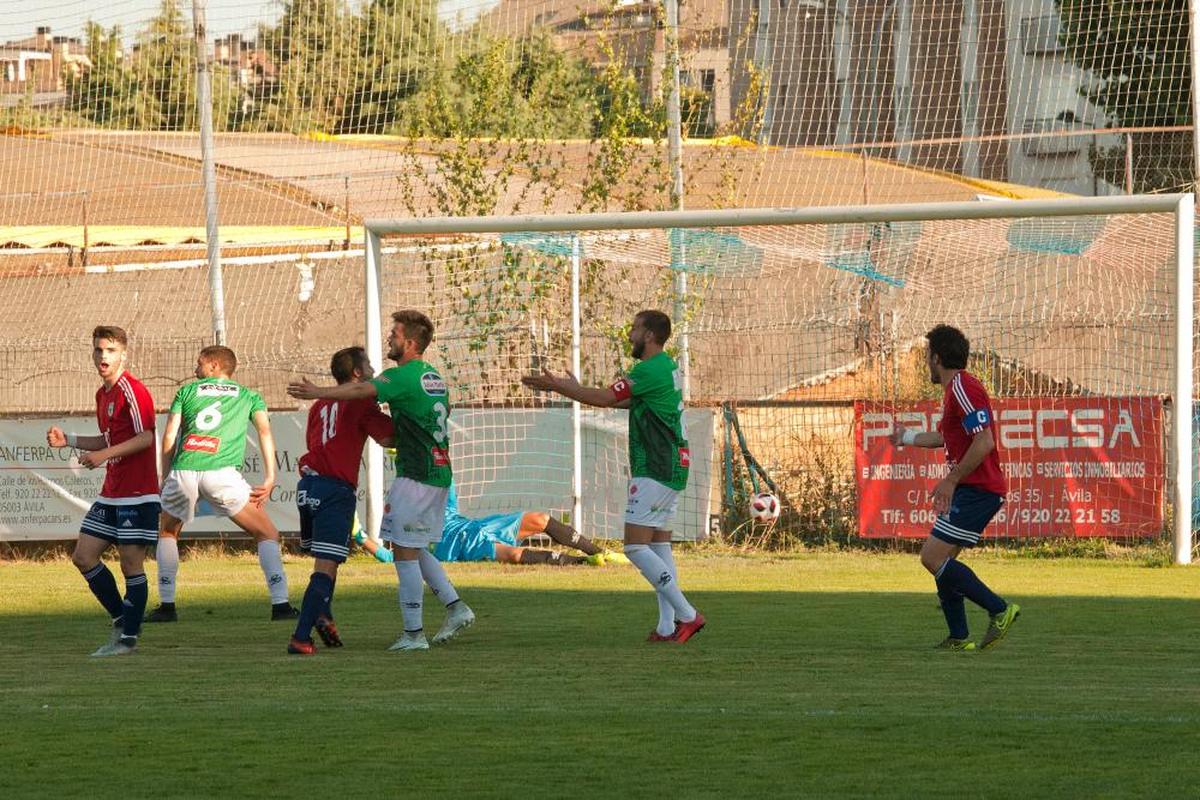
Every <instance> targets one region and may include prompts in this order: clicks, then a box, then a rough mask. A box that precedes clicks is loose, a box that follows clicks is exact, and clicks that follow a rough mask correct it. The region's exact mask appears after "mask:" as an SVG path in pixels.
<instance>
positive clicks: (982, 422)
mask: <svg viewBox="0 0 1200 800" xmlns="http://www.w3.org/2000/svg"><path fill="white" fill-rule="evenodd" d="M952 388H953V389H954V391H953V392H952V394H953V395H954V401H955V402H956V403H957V404H958V407H959V409H960V410H961V411H962V419H963V428H964V429H965V430H966V432H967V433H969V434H970V435H972V436H974V435H975V434H977V433H981V432H982V431H983V429H984V428H988V427H991V425H992V414H991V410H990V407H991V403H990V402H989V400H988V395H987V390H986V389H984V388H983V384H982V383H980V382H979V381H978V380H976V379H975V378H974V377H972V378H971V379H970V380H967V379H966V377H965V376H961V374H960V377H959V378H958V379H957V380H955V381H954V386H953V387H952Z"/></svg>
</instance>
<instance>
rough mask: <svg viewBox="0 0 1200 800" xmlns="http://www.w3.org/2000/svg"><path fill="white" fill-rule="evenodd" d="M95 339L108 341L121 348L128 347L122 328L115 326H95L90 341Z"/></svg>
mask: <svg viewBox="0 0 1200 800" xmlns="http://www.w3.org/2000/svg"><path fill="white" fill-rule="evenodd" d="M97 339H108V340H109V341H113V342H116V343H118V344H119V345H121V347H128V346H129V336H128V335H127V334H126V333H125V329H124V328H118V327H117V326H116V325H97V326H96V327H95V328H93V329H92V341H93V342H94V341H96V340H97Z"/></svg>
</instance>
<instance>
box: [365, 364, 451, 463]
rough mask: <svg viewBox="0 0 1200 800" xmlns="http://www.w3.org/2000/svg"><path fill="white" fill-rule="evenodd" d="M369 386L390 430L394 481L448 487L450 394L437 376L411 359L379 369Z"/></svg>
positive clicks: (430, 367)
mask: <svg viewBox="0 0 1200 800" xmlns="http://www.w3.org/2000/svg"><path fill="white" fill-rule="evenodd" d="M371 383H373V384H374V385H375V394H376V397H377V399H378V400H379V402H381V403H387V404H388V410H389V411H390V412H391V415H392V426H393V427H394V428H395V430H396V445H395V446H396V477H403V478H409V479H411V480H414V481H417V482H419V483H424V484H428V485H429V486H449V485H450V479H451V477H452V475H453V473H452V472H451V469H450V427H449V425H450V392H449V391H447V389H446V382H445V381H444V380H442V376H441V375H439V374H438V371H437V370H436V369H434V368H433V366H431V365H430V364H427V363H426V362H424V361H421V360H419V359H417V360H414V361H409V362H408V363H407V364H404V365H403V366H399V367H392V368H391V369H386V370H384V371H383V372H382V373H380V374H379V375H377V376H376V377H375V379H374V380H372V381H371Z"/></svg>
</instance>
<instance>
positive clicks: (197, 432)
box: [171, 378, 267, 471]
mask: <svg viewBox="0 0 1200 800" xmlns="http://www.w3.org/2000/svg"><path fill="white" fill-rule="evenodd" d="M266 410H267V404H266V403H265V402H263V399H262V395H260V394H259V393H258V392H256V391H254V390H253V389H247V388H246V387H245V386H242V385H241V384H240V383H235V382H234V381H231V380H229V379H228V378H205V379H204V380H199V381H195V382H193V383H189V384H186V385H184V386H182V387H180V389H179V391H178V392H176V393H175V399H174V400H173V401H171V413H172V414H179V415H180V416H181V417H182V424H181V425H180V427H179V445H178V446H177V447H176V448H175V460H174V461H173V462H171V468H172V469H190V470H198V471H207V470H214V469H222V468H224V467H240V466H241V465H242V459H243V458H244V457H245V454H246V428H247V427H248V426H249V425H250V419H251V417H253V416H254V412H256V411H266Z"/></svg>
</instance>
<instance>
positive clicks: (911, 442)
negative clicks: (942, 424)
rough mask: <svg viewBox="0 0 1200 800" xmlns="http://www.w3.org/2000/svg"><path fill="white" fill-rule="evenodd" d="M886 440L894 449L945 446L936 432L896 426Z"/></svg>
mask: <svg viewBox="0 0 1200 800" xmlns="http://www.w3.org/2000/svg"><path fill="white" fill-rule="evenodd" d="M888 438H889V439H890V440H891V442H892V445H893V446H895V447H942V446H943V445H945V444H946V442H945V440H943V439H942V434H941V433H939V432H938V431H918V430H917V429H915V428H906V427H904V426H903V425H897V426H896V430H895V431H893V432H892V435H891V436H889V437H888Z"/></svg>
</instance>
